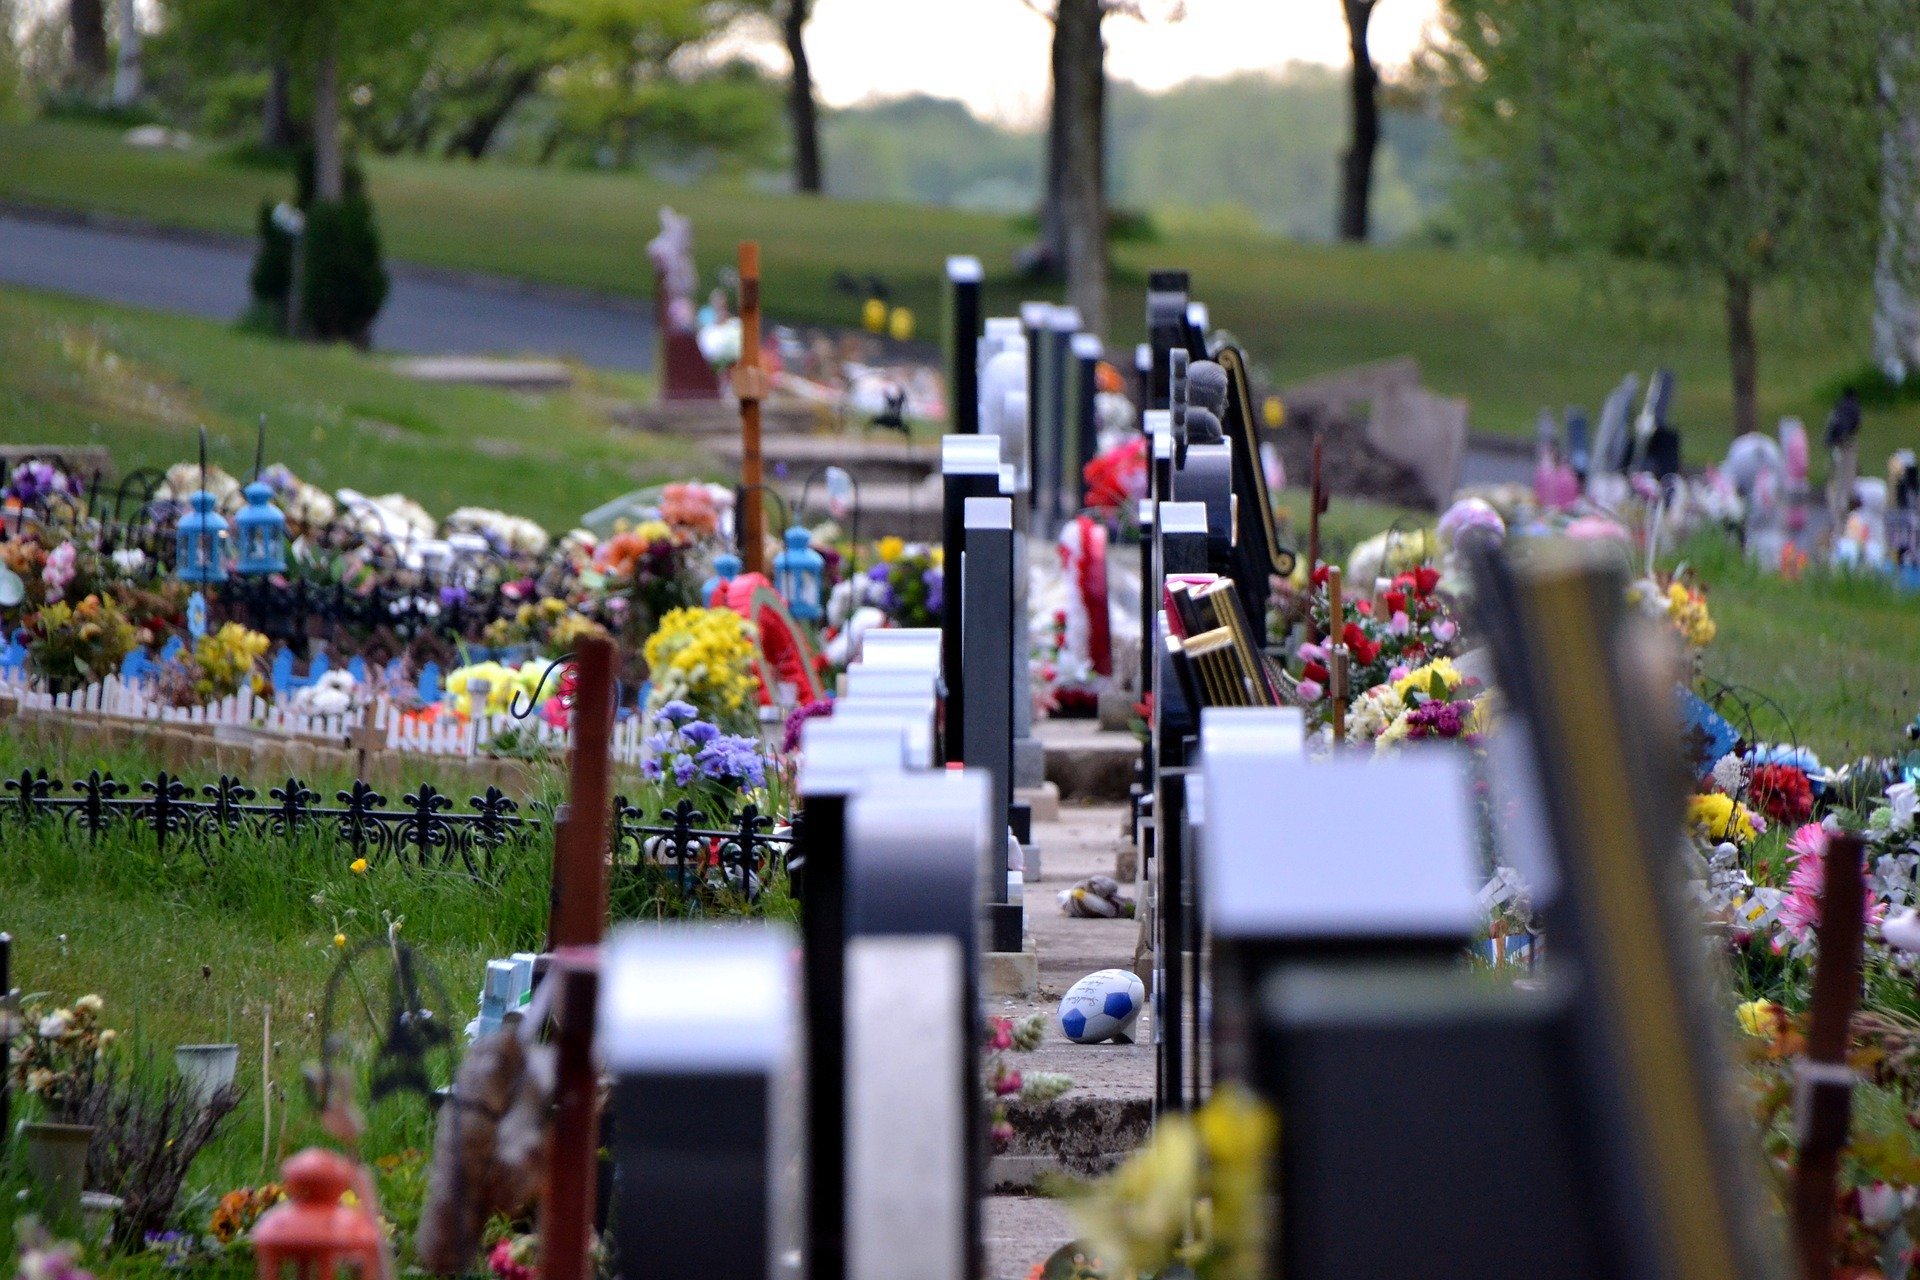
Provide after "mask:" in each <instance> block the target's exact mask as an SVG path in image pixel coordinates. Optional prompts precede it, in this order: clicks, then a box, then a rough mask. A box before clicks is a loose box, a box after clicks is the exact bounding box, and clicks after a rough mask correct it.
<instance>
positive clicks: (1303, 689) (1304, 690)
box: [1294, 680, 1326, 703]
mask: <svg viewBox="0 0 1920 1280" xmlns="http://www.w3.org/2000/svg"><path fill="white" fill-rule="evenodd" d="M1294 687H1295V688H1296V689H1297V690H1298V691H1299V693H1300V701H1302V702H1308V703H1311V702H1318V701H1320V695H1321V694H1323V693H1325V692H1326V690H1325V689H1322V688H1321V687H1320V682H1319V681H1318V680H1302V681H1301V682H1300V683H1299V684H1297V685H1295V686H1294Z"/></svg>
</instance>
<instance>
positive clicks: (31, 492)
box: [0, 458, 80, 510]
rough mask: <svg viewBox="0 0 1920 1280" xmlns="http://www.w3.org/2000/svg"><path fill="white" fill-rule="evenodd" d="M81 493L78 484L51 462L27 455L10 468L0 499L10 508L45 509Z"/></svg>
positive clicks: (76, 496) (0, 491)
mask: <svg viewBox="0 0 1920 1280" xmlns="http://www.w3.org/2000/svg"><path fill="white" fill-rule="evenodd" d="M79 496H80V486H79V484H78V483H77V482H76V481H75V480H74V479H73V477H71V476H69V475H68V474H67V473H66V472H65V471H63V470H61V469H60V468H59V467H58V466H56V465H54V464H53V463H51V462H46V461H43V460H41V459H39V458H29V459H28V460H27V461H25V462H23V463H21V464H20V465H19V466H17V467H15V468H14V469H13V473H12V474H11V475H10V476H8V477H7V487H6V489H5V490H0V502H4V503H5V504H6V506H7V507H8V508H9V509H12V510H18V509H20V508H23V507H27V508H44V507H46V506H47V505H48V504H49V503H52V502H57V501H59V500H60V499H63V498H65V499H69V500H71V499H74V498H78V497H79Z"/></svg>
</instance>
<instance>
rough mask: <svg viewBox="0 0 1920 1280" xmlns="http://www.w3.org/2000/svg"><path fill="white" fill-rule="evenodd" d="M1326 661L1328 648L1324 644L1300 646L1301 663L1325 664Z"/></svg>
mask: <svg viewBox="0 0 1920 1280" xmlns="http://www.w3.org/2000/svg"><path fill="white" fill-rule="evenodd" d="M1326 660H1327V646H1325V645H1323V644H1303V645H1301V646H1300V661H1302V662H1325V661H1326Z"/></svg>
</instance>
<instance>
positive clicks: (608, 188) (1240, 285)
mask: <svg viewBox="0 0 1920 1280" xmlns="http://www.w3.org/2000/svg"><path fill="white" fill-rule="evenodd" d="M367 169H368V175H369V182H370V184H371V188H372V191H373V194H374V197H375V199H376V201H377V202H378V205H379V209H380V217H381V224H382V229H383V234H384V236H385V240H386V243H387V245H388V248H389V250H390V251H391V252H392V253H393V254H394V255H395V256H396V257H398V258H401V259H405V260H409V261H415V262H422V263H429V264H433V265H438V266H444V267H454V268H463V269H470V270H482V271H491V272H498V273H502V274H507V275H515V276H523V277H526V278H529V279H534V280H541V281H547V282H551V283H557V284H565V285H575V286H581V287H587V288H593V289H604V290H611V291H614V292H621V293H633V294H644V293H647V292H649V291H650V290H651V287H652V280H651V273H650V269H649V267H648V265H647V261H646V257H645V252H644V246H645V242H646V241H647V239H648V238H649V237H651V236H652V235H653V234H654V232H655V230H656V227H657V224H656V221H655V209H656V208H657V207H658V206H659V205H661V204H670V205H672V206H673V207H674V208H676V209H678V210H680V211H681V212H683V213H686V214H689V215H690V216H691V217H692V218H693V220H694V226H695V234H696V241H697V249H698V257H699V259H700V266H701V270H702V273H703V278H706V279H711V278H712V274H713V271H714V269H715V268H716V267H718V266H719V265H720V264H721V263H723V262H725V261H728V260H730V259H731V256H732V254H733V252H734V245H735V244H736V242H738V241H739V240H742V239H748V238H752V239H757V240H759V241H760V242H761V244H762V246H763V255H764V262H765V267H764V272H765V278H766V282H767V283H766V299H767V305H768V307H769V310H770V311H771V312H772V313H773V314H774V315H775V316H776V317H778V318H782V319H788V320H794V321H803V322H815V323H829V324H841V325H851V324H854V323H856V313H855V308H856V306H857V300H855V299H850V298H847V297H846V296H845V295H842V294H839V293H836V292H835V291H834V290H833V288H832V280H833V277H834V275H835V273H836V272H840V271H847V272H850V273H852V274H854V275H855V276H857V277H862V278H864V277H865V276H867V275H877V276H880V277H882V278H883V279H885V280H887V281H889V282H890V283H891V284H892V285H893V286H894V289H895V292H896V294H897V297H898V300H899V301H902V302H905V303H907V304H908V305H911V306H912V307H914V308H915V309H916V311H917V312H918V313H919V315H920V317H921V323H922V331H923V336H925V337H937V336H938V335H937V334H936V333H934V332H933V331H932V330H933V327H934V326H935V325H936V323H937V310H936V309H937V302H938V287H939V275H940V271H941V264H942V262H943V260H944V259H945V257H946V256H947V255H948V254H952V253H974V254H977V255H979V257H980V258H981V259H982V261H983V262H984V263H985V264H986V266H987V270H988V274H989V301H990V303H991V305H992V307H993V308H994V309H995V310H1005V309H1007V308H1008V307H1010V306H1011V305H1012V304H1013V303H1015V302H1017V301H1018V300H1019V298H1020V297H1021V296H1022V295H1023V294H1028V293H1031V292H1032V290H1030V289H1028V288H1027V287H1026V286H1024V285H1022V284H1021V283H1020V282H1019V281H1017V280H1015V279H1013V278H1012V272H1011V263H1012V260H1013V254H1014V252H1015V250H1016V249H1017V248H1019V247H1020V246H1021V245H1022V244H1023V243H1024V242H1025V241H1026V240H1027V239H1028V238H1029V234H1028V232H1027V231H1026V230H1025V229H1024V228H1023V227H1021V226H1020V225H1019V224H1018V222H1017V221H1016V220H1014V219H1008V218H1004V217H995V216H988V215H981V214H974V213H967V212H961V211H957V210H945V209H931V208H918V207H910V206H904V205H887V204H874V203H861V202H854V201H836V200H818V199H804V198H800V197H794V196H787V195H775V194H768V193H765V192H762V191H758V190H756V189H754V188H753V187H751V186H750V185H748V184H746V183H744V182H739V181H729V182H720V181H716V182H710V183H704V184H699V185H691V186H676V185H671V184H667V183H664V182H661V181H659V180H656V179H651V178H647V177H644V176H639V175H634V174H613V173H592V172H580V171H564V170H551V169H539V168H529V167H518V166H514V165H508V164H495V163H489V164H484V165H471V164H450V163H441V162H435V161H422V160H411V159H381V158H371V159H369V160H368V161H367ZM290 186H291V184H290V180H289V179H288V178H287V176H286V175H284V174H281V173H277V172H273V171H271V170H267V169H262V168H259V167H257V166H252V165H245V164H240V163H237V162H235V161H233V160H231V159H229V158H227V153H226V152H225V151H224V150H222V149H220V148H214V147H206V146H197V147H195V148H192V149H189V150H186V151H142V150H136V149H134V148H131V147H128V146H125V145H124V144H122V143H121V142H120V141H119V136H118V132H117V131H115V130H108V129H101V128H97V127H90V126H86V125H81V124H73V123H56V122H45V121H43V122H37V123H23V124H0V199H11V200H16V201H22V202H29V203H35V204H43V205H55V206H62V207H71V208H90V209H99V210H106V211H110V212H114V213H118V214H123V215H131V216H137V217H141V218H147V219H151V220H154V221H157V222H161V223H167V224H171V225H178V226H184V227H194V228H200V229H206V230H214V231H224V232H231V233H235V234H250V233H251V228H252V225H253V217H254V211H255V208H256V206H257V205H258V203H259V201H260V200H262V199H266V198H273V199H279V198H282V197H283V196H284V195H285V194H286V193H287V192H288V190H289V189H290ZM1114 266H1115V295H1114V300H1113V304H1112V310H1113V315H1114V317H1115V331H1114V334H1113V335H1112V336H1114V337H1115V338H1116V339H1119V340H1124V341H1128V342H1130V341H1132V340H1133V339H1134V338H1135V337H1137V336H1138V329H1139V316H1140V312H1141V304H1142V287H1143V285H1144V282H1145V280H1146V273H1147V271H1148V270H1149V269H1150V268H1153V267H1158V266H1178V267H1185V268H1188V269H1190V270H1191V271H1192V272H1193V275H1194V289H1195V293H1196V295H1197V296H1199V297H1202V298H1204V299H1206V300H1207V301H1208V302H1209V303H1210V304H1211V307H1212V315H1213V319H1214V322H1215V323H1216V324H1219V325H1223V326H1225V327H1227V328H1228V329H1230V330H1232V331H1233V332H1235V333H1236V334H1238V335H1239V336H1240V337H1241V338H1242V339H1243V340H1244V341H1245V342H1246V344H1247V345H1248V347H1249V350H1250V354H1251V355H1252V357H1253V358H1254V360H1255V361H1256V363H1257V364H1259V365H1261V366H1262V367H1264V368H1265V369H1266V370H1267V371H1268V372H1269V373H1271V374H1272V375H1273V376H1274V377H1276V378H1279V379H1281V380H1283V381H1284V380H1291V379H1296V378H1299V377H1302V376H1306V375H1309V374H1313V373H1318V372H1324V371H1327V370H1330V369H1333V368H1337V367H1340V366H1343V365H1348V364H1353V363H1357V362H1360V361H1366V360H1375V359H1380V358H1383V357H1387V356H1393V355H1398V354H1401V353H1411V354H1413V355H1415V356H1417V357H1418V358H1419V360H1420V362H1421V365H1422V367H1423V369H1424V371H1425V374H1426V378H1427V381H1428V383H1429V385H1431V386H1433V387H1434V388H1436V389H1438V390H1440V391H1443V392H1446V393H1448V394H1452V395H1460V396H1465V397H1467V398H1468V399H1469V400H1470V402H1471V404H1472V412H1473V422H1474V425H1475V426H1476V427H1477V428H1480V429H1482V430H1489V431H1498V432H1504V433H1507V434H1524V433H1527V432H1529V431H1531V429H1532V423H1533V419H1534V415H1535V413H1536V412H1537V411H1538V409H1539V408H1540V407H1541V406H1542V405H1551V406H1556V407H1558V406H1563V405H1566V404H1569V403H1579V404H1584V405H1586V406H1588V408H1589V410H1595V409H1597V407H1598V405H1599V402H1600V401H1601V399H1602V398H1603V397H1604V396H1605V394H1606V392H1607V391H1608V390H1609V389H1610V388H1611V387H1612V385H1613V384H1614V383H1615V382H1616V381H1617V380H1618V379H1619V377H1620V375H1621V374H1622V373H1623V372H1625V371H1626V370H1628V369H1637V370H1639V371H1640V372H1641V374H1642V375H1643V376H1644V375H1645V374H1647V373H1648V372H1649V371H1650V370H1651V369H1652V367H1653V366H1654V365H1655V364H1656V363H1662V362H1664V363H1666V364H1669V365H1671V366H1672V367H1673V368H1674V369H1675V371H1676V372H1677V374H1678V375H1679V395H1678V399H1677V406H1676V415H1675V416H1676V420H1677V421H1678V423H1679V425H1680V426H1681V428H1682V430H1683V434H1684V436H1685V440H1686V446H1687V451H1688V455H1689V457H1690V459H1691V460H1693V461H1695V462H1704V461H1708V460H1711V459H1712V458H1713V457H1716V456H1718V454H1719V452H1720V451H1721V448H1722V446H1723V445H1724V442H1725V441H1726V439H1727V438H1728V436H1729V435H1730V425H1729V424H1730V421H1731V410H1730V403H1731V393H1730V388H1729V384H1728V380H1727V372H1726V359H1725V354H1724V343H1723V338H1722V332H1723V331H1722V326H1721V319H1720V316H1721V303H1720V297H1719V294H1718V293H1717V292H1716V291H1714V290H1712V289H1711V288H1707V289H1703V290H1700V291H1697V292H1694V293H1690V294H1688V295H1686V296H1684V297H1681V298H1675V297H1674V296H1673V295H1672V293H1671V291H1669V290H1663V289H1660V288H1657V287H1654V286H1650V285H1649V284H1648V282H1647V281H1646V279H1645V277H1644V276H1643V275H1642V274H1640V273H1638V272H1635V271H1632V270H1629V269H1626V268H1614V269H1610V270H1609V271H1607V273H1606V278H1605V279H1604V280H1603V281H1596V280H1592V279H1583V278H1582V277H1581V276H1580V275H1578V274H1576V273H1575V272H1573V271H1571V270H1567V269H1564V268H1560V267H1545V266H1542V265H1540V264H1538V263H1535V262H1532V261H1529V260H1525V259H1520V258H1512V257H1504V256H1499V255H1493V254H1485V253H1464V252H1451V251H1444V250H1437V249H1419V248H1396V249H1374V248H1355V247H1350V246H1308V245H1299V244H1293V243H1289V242H1286V241H1282V240H1278V239H1274V238H1271V237H1258V236H1251V237H1245V238H1235V237H1232V236H1227V235H1220V234H1213V235H1193V236H1188V237H1183V238H1180V239H1178V240H1175V239H1172V238H1168V239H1166V240H1164V241H1162V242H1160V243H1123V244H1119V245H1116V246H1115V250H1114ZM1643 298H1656V299H1663V301H1655V302H1644V303H1643V302H1641V301H1639V299H1643ZM1864 302H1865V300H1864V298H1863V305H1864ZM1866 320H1867V317H1866V315H1865V314H1864V312H1862V313H1860V314H1857V315H1854V316H1852V317H1850V318H1849V321H1848V323H1847V324H1846V325H1844V326H1843V328H1844V329H1845V332H1842V333H1838V334H1836V333H1835V332H1833V330H1832V327H1831V326H1828V325H1823V324H1822V323H1821V322H1820V317H1819V315H1818V314H1817V313H1816V312H1815V311H1814V310H1813V309H1812V308H1810V307H1809V306H1807V305H1805V304H1804V303H1803V302H1802V301H1801V300H1798V299H1795V298H1791V297H1786V296H1771V297H1769V298H1767V299H1766V300H1765V305H1764V306H1763V307H1762V312H1761V316H1760V331H1761V337H1762V358H1761V374H1762V383H1761V393H1762V394H1761V400H1762V405H1761V408H1762V412H1763V415H1764V417H1765V419H1766V420H1767V421H1768V422H1769V423H1770V422H1771V420H1772V418H1773V417H1774V416H1775V415H1778V414H1783V413H1797V414H1800V415H1801V416H1803V417H1805V418H1806V419H1807V421H1808V422H1809V424H1810V425H1811V426H1812V427H1813V428H1814V429H1815V430H1816V432H1817V430H1818V428H1819V426H1820V425H1821V423H1822V422H1823V421H1824V415H1825V412H1826V409H1827V407H1828V406H1827V404H1826V403H1824V402H1823V399H1822V395H1823V392H1822V391H1821V388H1822V386H1823V384H1825V383H1827V382H1828V381H1830V380H1831V379H1832V378H1833V377H1835V376H1843V375H1845V374H1850V373H1852V372H1854V371H1855V370H1857V369H1858V368H1859V367H1860V366H1861V364H1862V362H1863V360H1864V358H1865V356H1866V354H1867V353H1868V349H1869V348H1868V343H1867V323H1866ZM1917 426H1920V406H1916V405H1911V404H1909V405H1903V406H1899V407H1897V408H1891V409H1889V410H1887V411H1885V412H1876V413H1871V414H1870V415H1869V422H1868V425H1867V430H1866V439H1865V441H1864V444H1865V446H1866V448H1867V451H1868V456H1869V457H1872V456H1874V455H1875V453H1876V452H1877V451H1878V450H1880V449H1883V448H1888V447H1892V446H1893V445H1894V444H1895V443H1896V442H1899V441H1900V440H1901V439H1902V438H1903V436H1910V435H1911V434H1912V432H1913V430H1914V429H1915V428H1916V427H1917Z"/></svg>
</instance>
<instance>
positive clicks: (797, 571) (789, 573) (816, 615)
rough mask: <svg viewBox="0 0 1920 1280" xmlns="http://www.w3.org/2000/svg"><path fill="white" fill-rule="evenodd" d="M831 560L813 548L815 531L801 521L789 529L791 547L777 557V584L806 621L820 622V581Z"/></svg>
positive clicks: (789, 544)
mask: <svg viewBox="0 0 1920 1280" xmlns="http://www.w3.org/2000/svg"><path fill="white" fill-rule="evenodd" d="M826 568H827V561H826V557H825V556H822V555H821V554H820V553H819V552H818V551H815V550H814V549H813V535H812V534H810V533H808V532H807V531H806V530H805V529H803V528H801V527H800V526H799V525H795V526H793V528H791V529H789V530H787V549H786V550H785V551H782V552H781V553H780V554H779V555H777V556H775V557H774V558H773V585H774V587H775V588H776V589H777V590H778V591H779V592H780V594H781V595H783V596H785V597H786V598H787V608H788V609H790V610H792V611H793V616H794V617H796V618H798V619H800V621H802V622H818V621H819V620H820V617H821V615H822V614H823V613H824V612H825V610H824V609H822V608H821V600H820V582H821V579H822V578H824V577H825V576H826Z"/></svg>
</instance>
